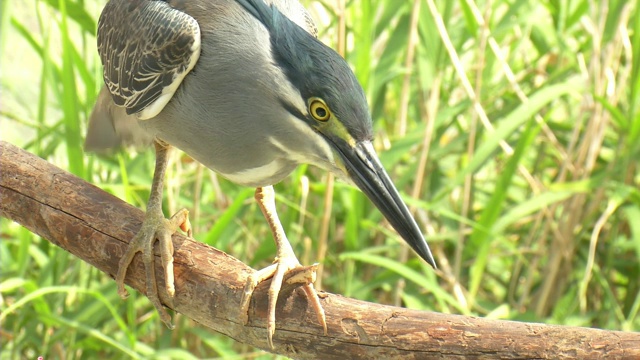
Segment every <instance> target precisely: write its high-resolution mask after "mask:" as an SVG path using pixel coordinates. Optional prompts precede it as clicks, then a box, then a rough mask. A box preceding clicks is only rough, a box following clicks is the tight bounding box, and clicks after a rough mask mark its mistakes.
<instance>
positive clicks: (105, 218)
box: [0, 142, 640, 359]
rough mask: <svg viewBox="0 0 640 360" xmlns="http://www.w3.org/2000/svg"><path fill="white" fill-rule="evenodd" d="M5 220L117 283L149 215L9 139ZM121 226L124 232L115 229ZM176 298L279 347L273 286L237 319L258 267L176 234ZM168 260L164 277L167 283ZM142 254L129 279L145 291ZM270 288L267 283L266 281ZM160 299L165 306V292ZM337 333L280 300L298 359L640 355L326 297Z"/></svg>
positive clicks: (532, 330) (602, 338)
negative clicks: (272, 314) (269, 332)
mask: <svg viewBox="0 0 640 360" xmlns="http://www.w3.org/2000/svg"><path fill="white" fill-rule="evenodd" d="M0 170H1V173H0V215H2V216H3V217H6V218H9V219H11V220H14V221H16V222H18V223H20V224H22V225H23V226H24V227H26V228H28V229H29V230H31V231H33V232H34V233H36V234H38V235H40V236H42V237H43V238H45V239H48V240H49V241H51V242H52V243H54V244H56V245H58V246H60V247H61V248H63V249H65V250H67V251H69V252H71V253H72V254H74V255H75V256H77V257H79V258H80V259H82V260H84V261H86V262H88V263H90V264H91V265H93V266H95V267H97V268H98V269H100V270H102V271H103V272H105V273H107V274H109V276H111V277H113V276H114V274H115V273H116V272H117V266H118V260H119V259H120V256H121V254H122V253H123V252H124V250H125V248H126V246H127V243H128V241H129V239H131V238H132V237H133V236H134V234H135V233H136V231H137V230H138V228H139V227H140V224H141V223H142V218H143V213H142V211H140V210H138V209H136V208H134V207H132V206H130V205H128V204H126V203H124V202H123V201H121V200H120V199H118V198H116V197H114V196H112V195H109V194H107V193H106V192H104V191H102V190H100V189H98V188H97V187H95V186H93V185H91V184H88V183H86V182H85V181H83V180H81V179H79V178H77V177H75V176H73V175H71V174H69V173H67V172H65V171H64V170H61V169H59V168H57V167H55V166H54V165H51V164H49V163H47V162H46V161H44V160H42V159H40V158H38V157H36V156H34V155H32V154H29V153H28V152H25V151H24V150H21V149H19V148H17V147H15V146H13V145H11V144H8V143H6V142H0ZM114 225H117V226H114ZM174 241H176V242H177V243H179V244H176V245H177V246H176V255H175V275H176V297H175V300H174V303H173V305H172V306H170V307H171V308H172V309H174V310H175V311H177V312H180V313H182V314H184V315H186V316H188V317H189V318H191V319H194V320H196V321H198V322H199V323H201V324H204V325H206V326H208V327H209V328H211V329H213V330H215V331H217V332H220V333H222V334H225V335H227V336H229V337H232V338H234V339H236V340H237V341H240V342H243V343H247V344H250V345H252V346H255V347H258V348H261V349H265V350H267V351H272V350H270V349H269V348H268V344H267V341H266V339H267V336H266V330H265V325H266V322H265V316H266V303H267V300H266V285H265V286H260V287H259V288H258V289H257V290H256V294H255V296H254V300H253V301H252V304H251V308H250V313H249V318H250V321H249V324H248V325H247V326H244V325H243V324H242V321H241V315H240V313H239V308H240V299H241V297H242V290H243V287H244V284H245V280H246V277H247V275H248V274H250V273H251V272H252V271H253V270H252V269H251V268H249V267H247V266H246V265H244V264H243V263H241V262H240V261H239V260H237V259H235V258H233V257H231V256H229V255H227V254H225V253H223V252H221V251H219V250H216V249H214V248H212V247H210V246H207V245H204V244H202V243H199V242H196V241H191V240H188V239H185V238H184V237H183V236H181V235H176V236H174ZM159 264H160V262H159V261H158V262H156V265H157V266H158V268H157V269H156V274H158V276H159V279H158V281H164V279H163V278H162V271H161V269H160V265H159ZM144 279H145V277H144V270H143V265H142V263H141V262H140V261H139V257H136V259H135V260H134V263H133V265H132V268H131V269H130V271H129V274H128V276H127V279H126V282H127V284H129V285H130V286H132V287H133V288H135V289H137V290H138V291H141V292H144V289H145V286H144ZM267 285H268V284H267ZM159 289H160V290H161V293H160V297H161V300H162V301H163V303H165V304H167V295H166V293H163V292H162V291H164V290H163V289H164V287H163V286H159ZM320 296H321V302H322V305H323V307H324V309H325V311H326V314H327V324H328V327H329V335H328V336H323V334H322V327H321V326H320V325H319V324H318V323H317V320H316V315H315V314H314V313H313V310H312V309H310V307H309V306H307V299H306V297H305V295H304V292H302V291H300V292H298V291H297V290H296V289H293V287H292V289H291V291H288V292H285V293H283V294H282V296H281V298H280V301H279V302H278V304H279V305H278V309H277V328H276V333H275V336H274V343H275V350H273V352H276V353H278V354H282V355H286V356H289V357H293V358H324V359H326V358H341V359H344V358H355V357H359V358H385V359H389V358H400V357H402V358H405V357H413V358H426V357H431V356H447V357H449V356H460V357H482V356H486V357H509V358H511V357H518V358H561V357H569V358H583V359H584V358H590V357H598V358H601V357H605V356H606V357H613V358H640V334H638V333H629V332H620V331H604V330H598V329H589V328H579V327H569V326H555V325H544V324H532V323H520V322H514V321H499V320H487V319H481V318H475V317H469V316H460V315H447V314H439V313H434V312H426V311H415V310H408V309H403V308H398V307H392V306H384V305H378V304H373V303H368V302H363V301H358V300H354V299H349V298H345V297H342V296H340V295H334V294H328V293H321V295H320Z"/></svg>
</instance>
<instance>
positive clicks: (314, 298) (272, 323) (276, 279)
mask: <svg viewBox="0 0 640 360" xmlns="http://www.w3.org/2000/svg"><path fill="white" fill-rule="evenodd" d="M298 268H302V265H300V262H299V261H298V259H297V258H296V257H295V255H291V256H285V257H279V258H276V260H275V261H274V263H273V264H272V265H270V266H268V267H266V268H264V269H262V270H258V271H256V272H254V273H253V274H251V275H249V277H248V278H247V283H246V285H245V287H244V293H243V295H242V301H241V303H240V304H241V305H240V311H241V316H242V320H243V322H244V324H245V325H246V324H247V323H248V322H249V304H250V303H251V297H252V295H253V291H254V290H255V288H256V286H258V284H260V283H261V282H263V281H265V280H268V279H269V278H271V285H270V286H269V309H268V312H267V340H268V341H269V346H270V347H271V348H272V349H273V334H274V333H275V331H276V302H277V300H278V294H279V293H280V288H281V287H282V282H283V280H284V278H285V276H286V275H287V274H288V273H290V272H292V271H293V270H296V269H298ZM316 270H317V264H315V265H313V266H311V267H308V268H307V269H306V271H303V272H301V273H299V274H297V275H299V276H294V277H291V278H289V279H287V282H288V283H299V282H300V280H301V279H305V278H306V279H307V280H306V281H305V282H304V283H303V285H302V288H303V289H304V292H305V293H306V294H307V297H308V298H309V301H310V303H311V306H312V307H313V308H314V310H315V312H316V314H317V316H318V322H319V323H320V324H321V325H322V327H323V329H324V334H325V335H327V320H326V317H325V315H324V310H323V309H322V305H321V304H320V299H319V297H318V293H317V292H316V289H315V288H314V287H313V282H314V281H315V278H316Z"/></svg>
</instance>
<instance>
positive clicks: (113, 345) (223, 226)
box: [0, 0, 640, 359]
mask: <svg viewBox="0 0 640 360" xmlns="http://www.w3.org/2000/svg"><path fill="white" fill-rule="evenodd" d="M416 1H417V0H416ZM434 2H435V4H434ZM346 3H347V8H346V11H341V9H337V8H336V5H335V4H336V2H334V1H328V0H325V1H305V4H306V5H309V6H310V8H311V9H312V14H313V16H314V18H315V19H316V21H317V22H318V27H319V28H320V36H321V38H322V39H323V40H324V41H325V42H327V43H329V44H331V46H333V47H334V48H339V47H344V53H345V57H346V58H347V60H348V61H349V62H350V63H351V64H352V66H353V68H354V70H355V72H356V75H357V76H358V78H359V79H360V81H361V82H362V84H363V86H364V87H365V91H366V94H367V96H368V98H369V102H370V106H371V111H372V115H373V119H374V123H375V125H374V126H375V132H376V141H375V146H376V147H377V148H378V150H379V152H380V155H381V159H382V162H383V163H384V164H385V166H386V168H387V169H388V170H389V172H390V174H391V176H392V178H393V179H394V181H395V182H396V185H397V186H398V188H399V189H401V192H402V193H403V194H404V195H405V199H406V200H407V202H408V203H409V204H410V206H411V207H412V208H413V209H414V210H415V213H416V216H417V219H418V222H419V224H420V226H421V228H422V229H424V231H425V233H426V235H427V237H428V240H429V242H430V245H431V247H432V249H433V250H434V254H435V256H436V261H437V262H438V265H439V270H438V271H437V272H434V271H433V270H432V269H430V268H429V267H428V265H426V264H425V263H424V262H422V261H421V260H419V259H418V258H416V257H415V256H414V255H413V253H411V252H410V251H409V252H407V250H406V247H405V246H404V245H403V244H402V241H401V240H400V239H399V238H398V236H397V235H396V234H395V233H394V232H393V231H392V230H390V228H389V227H388V226H387V225H386V224H385V223H384V222H383V221H382V216H381V215H380V213H379V212H378V211H377V210H376V209H375V208H374V207H373V205H372V204H371V203H370V202H369V201H368V200H367V199H366V197H365V196H364V195H362V194H361V193H360V192H358V191H357V190H355V189H354V188H352V187H350V186H347V185H345V184H343V183H340V182H336V183H335V185H333V184H332V183H331V182H330V181H329V180H328V179H327V175H326V173H325V172H323V171H320V170H318V169H315V168H312V167H307V166H301V167H300V168H299V169H297V170H296V171H294V173H293V174H292V175H291V176H290V177H288V178H287V179H286V180H285V181H283V183H281V184H278V185H277V186H276V191H277V193H278V203H279V212H280V217H281V220H282V222H283V224H284V227H285V229H286V230H287V231H288V233H289V237H290V239H291V240H292V242H293V244H294V247H295V249H296V253H297V254H298V255H299V257H300V259H301V260H302V261H303V262H305V263H311V262H316V261H320V262H321V264H322V272H321V274H322V279H321V285H322V289H323V290H326V291H330V292H335V293H340V294H344V295H347V296H351V297H355V298H359V299H363V300H368V301H373V302H378V303H386V304H396V303H398V304H402V305H404V306H407V307H411V308H416V309H425V310H432V311H439V312H446V313H459V314H469V315H477V316H488V317H492V318H500V319H512V320H522V321H531V322H546V323H554V324H566V325H579V326H592V327H600V328H605V329H618V330H626V331H640V316H639V314H638V313H639V312H640V280H638V279H640V261H639V259H640V164H639V162H638V159H640V10H639V6H638V2H637V1H624V0H611V1H606V2H590V1H586V0H576V1H522V0H512V1H504V0H497V1H491V2H484V1H477V2H475V1H473V0H471V1H461V2H453V1H435V0H426V1H417V3H416V2H414V1H409V0H406V1H395V0H394V1H392V0H387V1H372V0H352V1H346ZM0 4H1V5H0V7H1V11H0V12H1V14H2V15H1V16H0V20H1V21H2V23H1V24H0V29H1V30H0V31H1V32H0V34H1V35H0V40H1V41H2V43H1V44H0V54H1V55H0V56H1V58H0V66H1V67H2V69H1V71H0V74H1V80H0V82H1V86H2V90H1V91H2V106H1V107H0V121H2V125H1V128H2V131H1V132H0V136H1V137H2V139H3V140H7V141H9V142H11V143H13V144H16V145H18V146H21V147H23V148H25V149H27V150H28V151H30V152H33V153H36V154H37V155H39V156H41V157H43V158H45V159H47V160H49V161H51V162H52V163H54V164H56V165H58V166H60V167H62V168H64V169H67V170H69V171H70V172H72V173H74V174H76V175H78V176H80V177H82V178H85V179H87V180H89V181H91V182H92V183H94V184H96V185H98V186H100V187H101V188H103V189H105V190H106V191H109V192H111V193H114V194H116V195H117V196H119V197H121V198H123V199H125V200H126V201H128V202H129V203H132V204H134V205H135V206H138V207H140V208H144V206H145V203H146V199H147V197H148V194H149V188H150V184H151V177H152V169H153V154H152V152H151V151H140V152H135V151H121V152H119V153H116V154H114V155H113V156H110V157H102V156H95V155H87V154H84V153H83V151H82V141H83V136H84V132H85V130H86V126H87V119H88V115H89V114H90V112H91V108H92V106H93V103H94V101H95V97H96V95H97V92H98V90H99V89H100V86H101V75H100V74H101V68H100V64H99V60H98V59H97V56H96V55H97V54H96V49H95V37H94V34H95V30H96V23H97V17H98V16H99V13H100V9H101V8H102V6H103V4H104V2H103V1H99V2H94V1H90V0H84V1H83V0H76V1H71V0H32V1H25V2H15V1H14V2H11V5H8V2H7V1H3V2H1V3H0ZM414 12H417V13H416V14H417V15H415V16H412V15H413V14H414ZM338 14H344V19H342V20H343V21H341V19H340V18H339V17H338ZM340 24H344V26H345V28H344V31H341V30H340V29H339V27H340ZM411 34H413V35H411ZM410 53H413V56H412V57H410V58H409V59H408V58H407V56H408V54H410ZM0 171H1V169H0ZM166 185H167V186H166V192H165V194H166V195H165V213H167V214H168V213H172V212H173V211H175V210H177V209H179V208H181V207H187V208H189V209H190V212H191V215H192V223H193V225H194V234H195V236H196V238H198V239H199V240H201V241H204V242H206V243H208V244H211V245H213V246H216V247H218V248H220V249H222V250H224V251H226V252H229V253H230V254H232V255H234V256H236V257H238V258H240V259H242V260H243V261H245V262H247V263H249V264H250V265H251V266H253V267H255V268H259V267H263V266H265V265H267V264H269V263H270V262H271V261H272V259H273V257H274V255H275V246H274V244H273V241H272V240H271V235H270V232H269V228H268V226H267V224H266V222H265V221H264V219H263V218H262V215H261V213H260V211H259V209H258V208H257V206H256V204H254V202H253V199H252V194H253V192H252V191H253V190H252V189H247V188H242V187H239V186H236V185H234V184H232V183H230V182H228V181H226V180H224V179H222V178H220V177H217V176H216V175H215V174H213V173H211V172H209V171H208V170H206V169H203V168H202V167H200V166H199V165H197V164H196V163H194V162H193V161H192V160H191V159H190V158H189V157H188V156H186V155H184V154H178V155H176V156H175V157H174V158H173V162H172V166H171V168H170V170H169V174H168V180H167V183H166ZM330 190H331V191H332V193H333V196H332V197H330V198H329V199H326V194H327V193H329V194H331V191H330ZM328 200H333V201H332V202H328ZM325 204H330V206H329V207H327V206H325ZM0 231H1V234H2V241H0V259H1V261H0V275H1V278H0V295H1V297H0V311H1V313H0V321H1V324H2V325H1V326H2V327H1V334H0V339H1V340H0V341H1V342H2V344H1V345H0V358H2V359H14V358H15V359H17V358H35V357H37V356H39V355H43V356H44V357H45V358H62V359H76V358H96V357H101V358H128V357H130V358H181V359H182V358H189V357H192V358H215V357H222V358H238V359H240V358H254V357H256V358H271V355H267V354H265V353H263V352H261V351H257V350H255V349H253V348H250V347H248V346H245V345H242V344H238V343H235V342H234V341H233V340H231V339H228V338H225V337H223V336H221V335H217V334H214V333H211V332H208V331H207V330H206V329H204V328H202V327H201V326H199V325H197V324H195V323H193V322H192V321H191V320H189V319H186V318H184V317H182V316H180V315H177V316H176V318H175V322H176V324H177V329H176V330H174V331H169V330H167V329H166V328H165V327H164V325H163V324H162V323H161V322H160V321H159V319H158V317H157V314H156V313H155V312H154V310H153V307H152V306H151V305H150V304H149V302H148V300H147V299H146V298H145V297H144V296H142V295H140V294H137V293H134V294H132V296H131V297H130V298H129V299H128V300H127V301H121V300H120V299H119V297H118V295H117V293H116V289H115V283H114V282H113V281H112V280H111V279H110V278H109V277H108V276H106V275H105V274H103V273H101V272H99V271H97V270H95V269H93V268H91V267H90V266H89V265H87V264H85V263H83V262H82V261H80V260H79V259H77V258H74V257H73V256H71V255H69V254H68V253H67V252H65V251H63V250H62V249H59V248H57V247H56V246H54V245H52V244H50V243H49V242H48V241H46V240H44V239H41V238H39V237H37V236H35V235H33V234H31V233H29V232H28V231H27V230H25V229H23V228H22V227H20V226H19V225H17V224H14V223H11V222H10V221H7V220H6V219H2V220H1V223H0ZM321 234H326V236H321ZM318 248H325V249H329V251H327V252H326V256H325V257H323V258H318Z"/></svg>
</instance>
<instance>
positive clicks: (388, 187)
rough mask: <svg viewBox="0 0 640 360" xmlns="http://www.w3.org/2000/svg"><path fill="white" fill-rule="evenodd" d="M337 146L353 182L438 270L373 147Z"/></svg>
mask: <svg viewBox="0 0 640 360" xmlns="http://www.w3.org/2000/svg"><path fill="white" fill-rule="evenodd" d="M334 144H335V145H336V148H337V150H338V151H339V153H340V155H341V156H342V160H343V162H344V165H345V168H346V170H347V174H348V175H349V177H350V178H351V180H352V181H353V182H354V183H355V184H356V185H357V186H358V187H359V188H360V190H362V192H364V193H365V195H367V197H368V198H369V199H371V201H372V202H373V203H374V204H375V205H376V207H377V208H378V209H379V210H380V212H382V215H384V217H385V218H386V219H387V220H388V221H389V223H391V226H393V228H394V229H395V230H396V231H397V232H398V234H400V236H402V238H403V239H404V240H405V241H406V242H407V244H409V245H410V246H411V248H413V250H414V251H415V252H416V253H418V255H420V257H421V258H423V259H424V260H425V261H426V262H427V263H428V264H429V265H431V266H433V268H434V269H435V268H436V262H435V261H434V260H433V255H432V254H431V250H429V245H427V242H426V241H425V239H424V237H423V236H422V232H421V231H420V228H419V227H418V224H416V221H415V220H414V219H413V216H411V213H410V212H409V209H408V208H407V205H405V203H404V201H402V199H401V198H400V194H398V190H396V187H395V186H394V185H393V182H391V179H390V178H389V175H388V174H387V172H386V171H385V170H384V168H383V167H382V164H380V160H378V155H377V154H376V152H375V150H374V149H373V146H372V145H371V143H370V142H368V141H365V142H360V143H358V144H356V146H355V147H351V146H350V145H348V144H347V143H345V142H343V141H340V140H338V141H336V142H334Z"/></svg>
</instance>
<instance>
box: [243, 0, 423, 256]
mask: <svg viewBox="0 0 640 360" xmlns="http://www.w3.org/2000/svg"><path fill="white" fill-rule="evenodd" d="M238 2H239V3H240V4H241V5H242V6H243V7H244V8H245V9H246V10H247V11H248V12H250V13H251V14H252V15H253V16H254V17H256V18H257V19H258V20H259V21H261V22H262V23H263V24H264V25H265V27H266V28H267V30H268V31H269V35H270V39H271V51H272V57H273V61H274V63H275V64H276V65H277V66H279V67H280V68H281V69H282V71H283V72H284V73H285V75H286V78H287V79H288V80H289V81H290V82H291V84H292V86H293V87H294V88H295V89H297V90H298V91H297V92H296V94H295V95H291V94H288V95H286V96H300V97H302V102H304V104H306V109H304V110H302V109H300V108H299V107H298V106H295V105H294V104H297V103H300V99H287V98H286V96H284V95H283V97H280V99H279V100H280V105H281V106H283V107H285V108H286V109H287V110H288V111H289V112H290V113H291V114H293V115H294V118H297V119H298V120H299V121H303V122H304V123H305V124H306V125H307V126H309V127H310V128H312V129H313V130H314V131H315V132H316V133H317V134H319V135H320V136H317V137H315V139H316V140H315V141H322V142H325V143H326V145H327V146H328V147H329V148H330V149H331V151H332V152H333V155H334V156H333V158H332V159H331V160H330V161H331V162H332V163H331V164H316V165H320V166H322V167H325V168H328V169H333V170H334V171H337V172H339V174H337V175H339V176H340V177H342V178H346V179H348V180H350V181H351V182H353V183H354V184H355V185H356V186H358V188H360V190H362V192H364V193H365V194H366V195H367V197H368V198H369V199H370V200H371V201H372V202H373V203H374V204H375V205H376V207H377V208H378V209H379V210H380V211H381V212H382V214H383V215H384V217H385V218H386V219H387V220H388V221H389V223H391V225H392V226H393V228H394V229H395V230H396V231H397V232H398V233H399V234H400V236H402V238H403V239H404V240H405V241H406V242H407V243H408V244H409V245H410V246H411V247H412V248H413V249H414V250H415V251H416V253H418V255H419V256H420V257H421V258H423V259H424V260H425V261H426V262H427V263H429V264H430V265H431V266H433V267H434V268H435V267H436V265H435V261H434V259H433V256H432V254H431V251H430V250H429V246H428V245H427V243H426V241H425V239H424V237H423V236H422V232H421V231H420V228H419V227H418V225H417V224H416V222H415V220H414V219H413V216H412V215H411V213H410V212H409V210H408V208H407V206H406V205H405V203H404V202H403V200H402V198H401V197H400V195H399V193H398V191H397V190H396V188H395V186H394V184H393V182H392V181H391V179H390V178H389V175H388V174H387V172H386V171H385V170H384V168H383V167H382V164H381V163H380V160H379V159H378V156H377V154H376V152H375V150H374V148H373V146H372V143H371V140H372V138H373V129H372V121H371V115H370V112H369V107H368V105H367V100H366V97H365V94H364V91H363V90H362V86H361V85H360V83H359V82H358V80H357V79H356V76H355V74H354V73H353V71H352V70H351V68H350V67H349V65H348V64H347V62H346V61H345V60H344V59H343V58H342V57H341V56H340V55H339V54H338V53H337V52H335V51H334V50H333V49H331V48H330V47H328V46H326V45H325V44H323V43H322V42H321V41H319V40H318V39H316V38H315V37H314V36H312V35H310V34H309V33H308V32H307V31H305V30H304V29H302V28H300V27H299V26H298V25H296V24H295V23H294V22H292V21H291V20H289V19H288V18H287V17H286V16H284V15H283V14H282V13H280V12H279V11H278V10H277V9H276V8H275V7H273V6H268V5H266V4H265V3H264V0H238ZM298 93H299V95H298ZM326 161H329V160H326Z"/></svg>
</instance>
